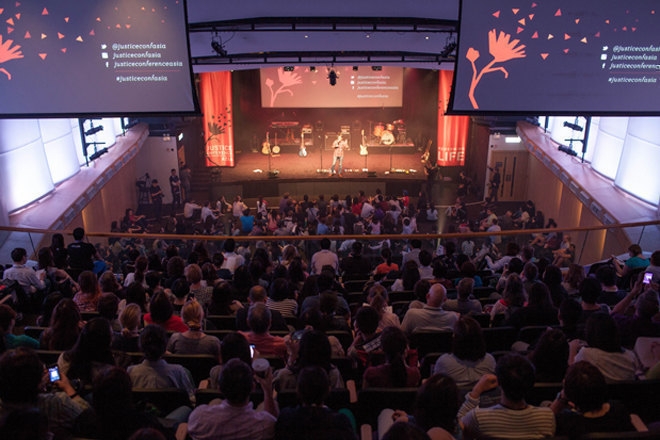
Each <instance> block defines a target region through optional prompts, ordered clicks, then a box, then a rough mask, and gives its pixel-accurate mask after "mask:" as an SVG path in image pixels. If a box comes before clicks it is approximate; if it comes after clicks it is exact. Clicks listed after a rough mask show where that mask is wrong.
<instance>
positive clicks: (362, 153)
mask: <svg viewBox="0 0 660 440" xmlns="http://www.w3.org/2000/svg"><path fill="white" fill-rule="evenodd" d="M367 154H369V150H368V148H367V142H366V141H365V139H364V130H362V142H361V143H360V156H366V155H367Z"/></svg>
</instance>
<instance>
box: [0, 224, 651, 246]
mask: <svg viewBox="0 0 660 440" xmlns="http://www.w3.org/2000/svg"><path fill="white" fill-rule="evenodd" d="M651 225H656V226H660V220H651V221H644V222H632V223H611V224H608V225H602V226H574V227H566V228H551V229H512V230H507V231H498V232H487V231H483V232H453V233H436V234H428V233H422V234H406V235H403V234H379V235H359V234H350V235H349V234H346V235H332V234H328V235H327V237H338V238H340V239H342V240H386V239H393V240H401V239H404V240H410V239H415V238H420V239H426V240H430V239H436V238H444V239H446V238H464V237H492V236H511V235H520V234H538V233H541V234H543V233H548V232H585V231H600V230H604V229H623V228H634V227H640V226H651ZM0 231H8V232H26V233H35V234H53V233H62V234H65V235H72V233H73V231H62V230H53V229H36V228H18V227H9V226H0ZM85 235H86V236H87V237H121V238H133V239H135V238H143V239H159V238H163V237H167V238H169V239H179V240H209V241H221V240H227V239H228V238H233V239H235V240H237V241H301V240H302V241H306V240H319V237H320V236H319V235H256V236H251V235H238V236H232V235H203V234H165V233H159V234H152V233H139V234H135V233H133V234H131V233H125V232H96V231H85Z"/></svg>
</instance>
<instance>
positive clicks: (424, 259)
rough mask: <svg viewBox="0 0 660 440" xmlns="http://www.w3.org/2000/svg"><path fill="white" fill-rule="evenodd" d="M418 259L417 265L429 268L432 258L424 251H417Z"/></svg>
mask: <svg viewBox="0 0 660 440" xmlns="http://www.w3.org/2000/svg"><path fill="white" fill-rule="evenodd" d="M418 258H419V264H421V265H422V266H429V265H430V264H431V261H432V260H433V256H432V255H431V253H430V252H429V251H427V250H426V249H422V250H421V251H419V256H418Z"/></svg>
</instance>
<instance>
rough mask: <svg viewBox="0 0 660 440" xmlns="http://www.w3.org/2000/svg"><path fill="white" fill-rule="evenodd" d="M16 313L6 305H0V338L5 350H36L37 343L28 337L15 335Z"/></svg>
mask: <svg viewBox="0 0 660 440" xmlns="http://www.w3.org/2000/svg"><path fill="white" fill-rule="evenodd" d="M15 325H16V312H15V311H14V309H12V308H11V307H9V306H8V305H7V304H0V337H2V340H3V342H4V344H3V345H4V347H5V349H10V348H16V347H29V348H34V349H38V348H39V341H37V340H36V339H34V338H31V337H30V336H28V335H15V334H14V326H15Z"/></svg>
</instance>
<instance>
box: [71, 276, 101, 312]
mask: <svg viewBox="0 0 660 440" xmlns="http://www.w3.org/2000/svg"><path fill="white" fill-rule="evenodd" d="M78 284H79V285H80V290H79V291H78V292H77V293H76V294H75V295H74V296H73V301H74V302H75V303H76V305H77V306H78V309H79V310H80V311H81V312H97V311H98V305H99V299H101V289H100V286H99V283H98V279H97V278H96V275H94V272H92V271H91V270H85V271H83V272H82V273H81V274H80V276H79V277H78Z"/></svg>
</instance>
